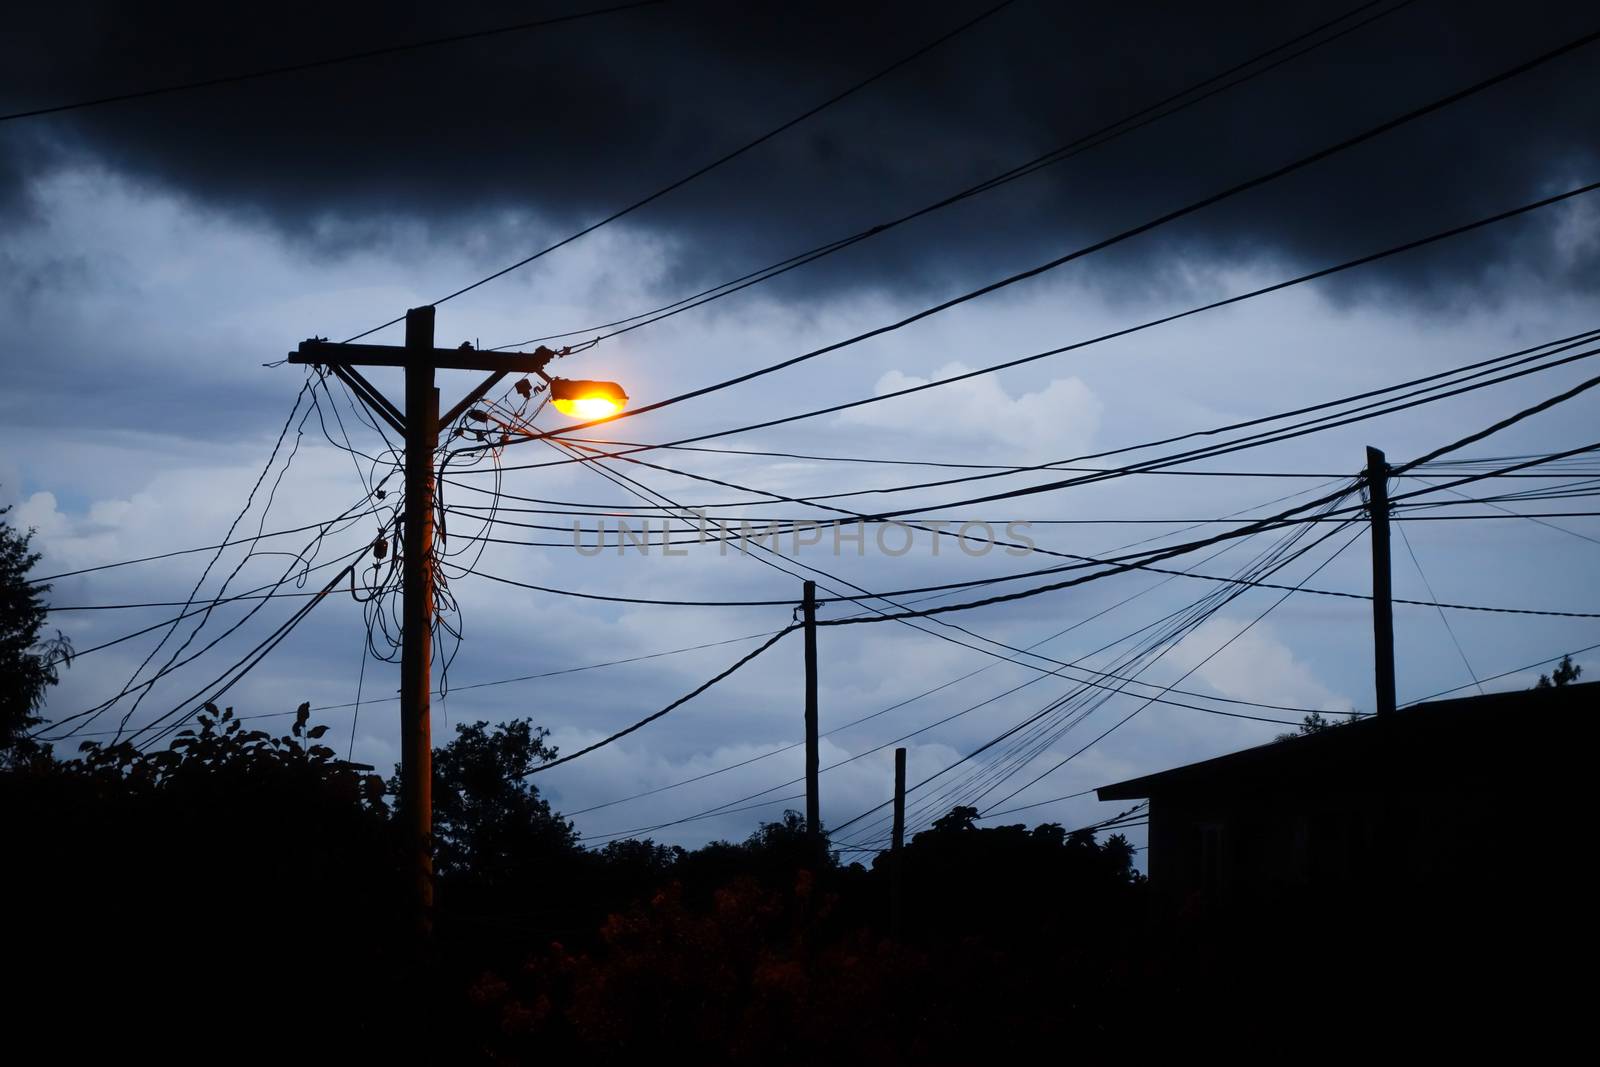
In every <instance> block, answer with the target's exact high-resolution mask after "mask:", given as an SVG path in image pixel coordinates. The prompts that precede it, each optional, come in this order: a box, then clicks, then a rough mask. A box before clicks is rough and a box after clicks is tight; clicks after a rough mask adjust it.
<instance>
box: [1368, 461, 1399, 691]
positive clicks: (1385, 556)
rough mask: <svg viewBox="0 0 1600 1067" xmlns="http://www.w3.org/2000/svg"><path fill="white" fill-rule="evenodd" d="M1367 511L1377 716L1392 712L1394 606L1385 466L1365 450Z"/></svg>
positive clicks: (1373, 670)
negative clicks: (1369, 534) (1369, 537)
mask: <svg viewBox="0 0 1600 1067" xmlns="http://www.w3.org/2000/svg"><path fill="white" fill-rule="evenodd" d="M1367 509H1368V511H1369V512H1370V514H1371V517H1372V673H1373V677H1374V679H1375V680H1376V685H1377V697H1378V706H1377V709H1376V710H1377V712H1378V714H1379V715H1383V714H1385V713H1386V712H1391V711H1393V710H1394V703H1395V697H1394V602H1393V600H1392V597H1393V595H1394V594H1393V590H1392V589H1391V587H1390V583H1389V464H1388V463H1387V462H1386V461H1385V459H1384V455H1383V453H1382V452H1380V451H1378V450H1377V449H1376V448H1372V447H1371V446H1368V448H1367Z"/></svg>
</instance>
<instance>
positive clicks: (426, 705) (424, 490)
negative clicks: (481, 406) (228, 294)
mask: <svg viewBox="0 0 1600 1067" xmlns="http://www.w3.org/2000/svg"><path fill="white" fill-rule="evenodd" d="M433 354H434V353H433V308H431V307H421V308H412V309H411V310H410V311H408V312H406V366H405V372H406V410H405V426H406V496H405V534H404V545H403V552H404V556H403V560H404V564H405V574H404V584H403V585H402V588H401V596H402V604H401V609H400V612H401V620H402V630H403V634H404V636H403V638H402V640H401V645H400V819H401V824H402V825H403V826H404V827H405V828H406V832H407V834H408V835H409V836H410V838H411V840H410V841H409V842H408V850H409V851H410V852H411V854H412V857H413V859H412V861H411V862H412V863H413V865H414V866H413V871H412V875H413V877H414V878H415V882H416V904H417V909H418V922H419V924H420V926H421V928H422V930H423V931H424V932H426V931H428V930H429V929H430V928H431V926H432V921H433V919H432V915H433V736H432V729H431V724H430V721H429V715H430V711H431V708H430V703H431V700H430V694H431V693H432V690H433V491H434V486H433V454H434V451H435V450H436V449H437V448H438V445H439V390H438V389H436V388H434V385H433V371H434V361H433Z"/></svg>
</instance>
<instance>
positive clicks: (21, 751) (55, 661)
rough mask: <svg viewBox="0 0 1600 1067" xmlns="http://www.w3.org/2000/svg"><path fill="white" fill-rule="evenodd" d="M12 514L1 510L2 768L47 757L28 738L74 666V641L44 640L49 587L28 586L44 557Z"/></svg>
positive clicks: (0, 651) (0, 673)
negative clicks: (64, 670)
mask: <svg viewBox="0 0 1600 1067" xmlns="http://www.w3.org/2000/svg"><path fill="white" fill-rule="evenodd" d="M10 510H11V509H10V508H9V507H4V508H0V766H7V765H11V764H14V763H25V762H29V761H34V760H38V759H40V758H42V757H43V755H44V749H43V747H42V746H41V745H40V744H39V743H38V742H37V741H34V740H33V739H31V738H30V737H28V732H29V731H30V730H32V729H33V728H34V727H36V726H38V725H39V724H40V723H41V722H42V721H43V720H42V719H41V718H40V717H39V715H38V714H36V713H37V711H38V709H39V706H40V705H41V704H42V703H43V702H44V695H45V691H46V690H48V689H49V688H50V687H51V686H53V685H55V684H56V682H57V680H58V678H59V674H58V668H59V667H63V666H71V664H72V642H71V641H69V640H68V639H67V638H66V637H65V636H63V635H62V634H61V633H60V632H59V631H57V633H56V634H55V636H54V637H42V636H41V634H42V632H43V630H44V622H45V616H46V615H47V614H48V608H47V607H46V606H45V603H44V595H45V594H46V593H48V592H49V591H50V586H49V585H47V584H29V582H28V580H27V579H28V572H29V571H31V570H32V569H33V566H34V564H35V563H37V562H39V553H37V552H34V551H32V550H31V549H30V547H29V546H30V544H31V542H32V539H33V531H32V530H29V531H28V532H27V533H19V532H17V531H16V530H15V529H13V528H12V526H11V524H10V523H9V522H7V521H6V520H5V518H4V516H5V515H6V514H7V513H8V512H10Z"/></svg>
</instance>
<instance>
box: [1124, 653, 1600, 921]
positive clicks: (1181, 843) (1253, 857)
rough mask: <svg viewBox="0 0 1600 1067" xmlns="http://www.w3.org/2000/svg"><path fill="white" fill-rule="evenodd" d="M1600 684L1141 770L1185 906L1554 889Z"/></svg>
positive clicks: (1467, 896)
mask: <svg viewBox="0 0 1600 1067" xmlns="http://www.w3.org/2000/svg"><path fill="white" fill-rule="evenodd" d="M1597 704H1600V683H1589V684H1584V685H1566V686H1561V687H1551V688H1541V689H1531V690H1524V691H1518V692H1510V693H1496V694H1491V695H1488V696H1478V697H1470V698H1464V699H1458V700H1445V701H1438V702H1434V703H1428V704H1419V705H1417V706H1415V707H1411V708H1405V709H1402V710H1399V711H1396V712H1393V713H1391V714H1388V715H1384V716H1369V717H1366V718H1363V719H1359V720H1356V721H1354V722H1350V723H1348V724H1344V725H1337V726H1329V727H1326V728H1324V729H1321V730H1318V731H1316V732H1314V733H1308V734H1303V735H1299V736H1295V737H1290V738H1285V739H1282V740H1278V741H1274V742H1272V743H1270V744H1265V745H1260V746H1258V747H1255V748H1249V749H1245V750H1243V751H1240V752H1234V753H1230V754H1229V755H1226V756H1219V757H1217V758H1216V759H1210V760H1205V761H1203V762H1200V763H1193V764H1189V765H1188V766H1184V767H1176V768H1173V769H1171V770H1167V771H1162V772H1160V773H1157V774H1150V775H1146V776H1144V777H1142V778H1134V779H1131V780H1129V781H1125V782H1118V783H1116V784H1115V785H1108V786H1104V787H1102V788H1101V789H1100V790H1098V794H1099V797H1100V799H1101V800H1112V801H1116V800H1132V799H1147V800H1148V801H1149V805H1150V824H1149V853H1148V860H1147V862H1148V865H1149V871H1148V873H1149V877H1150V888H1151V892H1152V900H1153V901H1154V905H1155V907H1156V909H1157V911H1158V912H1159V913H1162V914H1165V915H1168V916H1181V915H1214V914H1222V913H1231V914H1235V915H1237V914H1240V913H1241V912H1243V911H1245V910H1247V909H1256V908H1261V907H1263V906H1281V905H1284V904H1285V903H1287V902H1291V901H1295V900H1303V901H1315V902H1319V903H1323V904H1336V903H1337V902H1340V901H1350V902H1372V901H1379V900H1387V901H1391V902H1393V903H1394V904H1396V905H1402V904H1405V903H1409V904H1411V905H1417V906H1421V907H1424V908H1426V909H1429V910H1430V911H1431V912H1433V913H1435V914H1437V912H1438V910H1439V909H1440V908H1442V907H1448V908H1449V909H1450V910H1451V911H1453V912H1457V913H1459V911H1460V909H1462V908H1464V907H1473V908H1483V907H1488V908H1496V907H1499V906H1501V905H1503V904H1507V903H1509V902H1511V901H1513V900H1517V899H1523V900H1526V899H1527V898H1529V897H1530V896H1537V897H1538V898H1539V899H1541V900H1542V901H1543V902H1544V903H1545V904H1554V903H1556V899H1555V898H1558V897H1560V896H1561V891H1560V888H1559V886H1560V884H1561V883H1562V882H1563V881H1564V880H1565V881H1566V882H1569V883H1570V882H1571V881H1572V880H1573V878H1572V876H1571V875H1570V874H1569V875H1567V876H1565V879H1564V878H1563V876H1562V875H1561V874H1560V873H1559V869H1560V867H1561V866H1562V865H1563V864H1564V863H1565V859H1564V858H1565V857H1570V856H1572V855H1574V853H1575V850H1577V852H1581V851H1582V846H1581V843H1582V842H1584V841H1586V840H1587V839H1588V833H1589V828H1590V823H1589V819H1588V817H1587V815H1586V814H1585V813H1586V812H1587V811H1588V809H1589V805H1590V800H1589V794H1590V793H1591V791H1592V790H1591V786H1590V784H1589V780H1590V775H1591V774H1592V766H1593V762H1594V753H1595V747H1594V735H1595V722H1596V718H1595V717H1596V713H1597V711H1600V707H1597Z"/></svg>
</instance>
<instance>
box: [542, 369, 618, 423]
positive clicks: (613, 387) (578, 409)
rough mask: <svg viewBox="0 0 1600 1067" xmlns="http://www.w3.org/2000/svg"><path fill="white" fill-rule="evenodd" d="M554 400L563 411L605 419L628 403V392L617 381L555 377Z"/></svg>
mask: <svg viewBox="0 0 1600 1067" xmlns="http://www.w3.org/2000/svg"><path fill="white" fill-rule="evenodd" d="M550 402H551V403H552V404H554V405H555V408H556V410H557V411H559V412H561V414H563V415H570V416H571V417H573V418H575V419H604V418H609V417H611V416H612V415H615V414H616V413H617V412H619V411H621V410H622V409H623V408H624V407H625V406H627V403H628V394H627V393H624V392H623V391H622V386H620V385H618V384H617V383H616V382H593V381H583V380H579V379H573V378H552V379H551V380H550Z"/></svg>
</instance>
